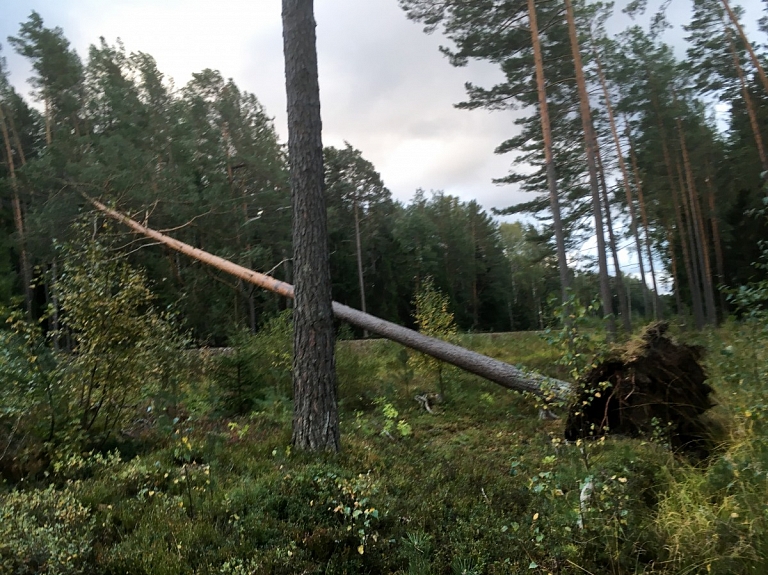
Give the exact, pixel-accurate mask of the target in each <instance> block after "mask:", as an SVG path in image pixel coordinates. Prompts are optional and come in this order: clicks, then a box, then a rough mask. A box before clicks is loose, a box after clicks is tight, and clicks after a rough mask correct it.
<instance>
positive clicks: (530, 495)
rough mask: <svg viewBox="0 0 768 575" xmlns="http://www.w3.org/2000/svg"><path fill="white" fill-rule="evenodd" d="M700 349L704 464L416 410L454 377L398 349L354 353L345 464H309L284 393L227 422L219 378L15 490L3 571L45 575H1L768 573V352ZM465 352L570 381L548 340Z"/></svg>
mask: <svg viewBox="0 0 768 575" xmlns="http://www.w3.org/2000/svg"><path fill="white" fill-rule="evenodd" d="M678 336H679V337H681V338H682V339H686V340H688V341H691V342H693V343H697V344H701V345H703V346H704V347H705V349H706V351H707V355H706V357H705V359H704V363H705V367H706V370H707V373H708V375H709V383H710V385H712V386H713V387H714V389H715V392H716V401H717V402H718V406H717V407H716V408H714V410H713V411H712V415H711V417H712V418H713V419H714V420H716V421H718V422H719V424H720V425H721V426H722V427H723V428H724V430H725V431H724V432H723V433H724V435H723V436H722V441H721V444H720V445H719V447H718V449H717V450H716V451H715V452H714V453H713V454H712V455H711V456H710V457H709V459H707V460H706V461H704V462H697V463H692V462H691V461H689V460H688V459H687V458H686V456H684V455H681V454H676V453H675V452H674V451H673V450H672V449H671V448H670V447H669V446H668V445H666V441H665V438H666V437H667V435H666V431H665V430H664V429H661V428H660V429H659V430H658V433H656V434H655V436H653V435H654V434H651V435H652V436H649V437H646V438H639V439H630V438H626V437H604V438H601V439H595V440H586V441H583V440H580V441H577V442H566V441H564V439H563V435H564V418H561V419H559V420H541V419H539V406H538V405H537V404H536V402H535V401H534V400H533V399H532V398H528V397H523V396H521V395H519V394H516V393H513V392H510V391H508V390H505V389H503V388H501V387H499V386H496V385H494V384H491V383H488V382H485V381H483V380H480V379H478V378H476V377H474V376H469V375H467V374H464V373H462V372H459V371H456V370H454V369H444V370H443V372H442V376H443V377H444V378H445V379H444V386H445V398H444V401H443V402H442V403H440V404H439V405H437V410H436V412H435V413H427V412H426V411H425V410H423V409H422V408H421V407H420V406H419V403H418V402H416V401H415V400H414V396H415V395H417V394H420V393H425V392H436V391H437V389H438V384H437V380H436V379H437V378H436V373H435V374H429V373H421V374H414V373H413V371H412V370H411V369H410V368H409V364H408V361H407V358H408V355H407V353H406V352H405V351H404V350H403V349H402V348H400V347H399V346H397V345H395V344H392V343H390V342H387V341H380V340H374V341H367V342H365V343H359V342H355V343H348V342H340V343H339V352H338V360H337V362H338V375H339V399H340V408H341V445H342V451H341V453H339V454H335V455H331V454H321V455H316V454H305V453H297V452H295V451H292V450H291V447H290V432H291V430H290V427H291V417H292V413H291V404H290V401H289V400H288V399H286V398H285V397H284V395H285V394H284V392H285V390H284V389H280V388H277V389H273V388H268V389H257V390H256V392H255V396H254V397H255V399H253V398H252V399H253V401H254V403H253V405H254V408H253V410H252V411H251V412H250V413H248V414H244V415H240V416H224V415H223V414H222V413H221V412H220V411H216V409H214V405H215V404H216V400H215V395H216V394H217V393H220V391H218V390H217V384H216V383H215V377H214V376H213V374H214V372H215V369H216V367H215V365H214V364H215V361H216V359H215V358H213V359H211V360H208V363H204V365H202V367H201V366H197V368H195V369H192V370H190V375H189V382H188V385H186V386H185V387H184V389H181V390H180V391H179V395H178V396H176V397H175V398H174V399H173V401H172V402H170V403H169V402H166V403H165V407H164V408H160V407H159V403H158V404H153V405H152V406H147V409H144V407H142V413H144V415H143V416H142V417H141V418H140V419H139V418H137V419H136V421H135V422H134V425H133V427H131V428H130V429H124V430H123V433H122V436H121V440H120V441H118V442H116V443H115V444H114V445H112V446H111V449H110V450H102V451H101V452H98V453H97V452H90V453H75V454H69V455H66V456H64V455H62V456H60V457H59V458H58V460H56V461H54V462H52V464H51V466H50V468H49V469H48V470H47V471H46V472H45V474H44V475H42V476H37V477H28V478H26V479H25V480H22V481H21V482H20V483H18V484H17V485H10V484H9V483H6V484H5V485H2V486H0V496H2V497H3V498H4V499H3V500H2V505H0V558H2V557H5V558H8V557H14V555H13V554H14V553H16V557H17V559H18V557H19V556H21V555H24V556H25V557H26V562H27V564H26V567H23V568H25V569H31V570H28V571H24V570H22V569H23V568H22V567H21V566H20V565H21V563H19V562H18V561H17V563H13V562H12V561H11V562H6V564H5V566H3V565H0V574H5V573H22V572H23V573H27V572H39V573H57V574H58V573H62V574H64V573H109V574H115V575H117V574H118V573H119V574H131V575H133V574H137V575H138V574H147V575H150V574H151V575H165V574H167V575H171V574H172V575H178V574H182V573H190V574H191V573H200V574H203V573H205V574H238V575H239V574H243V575H244V574H262V573H264V574H266V573H274V574H278V573H285V574H288V573H349V574H352V573H402V574H411V575H427V574H456V575H460V574H467V575H469V574H485V573H488V574H501V573H532V574H538V573H574V574H575V573H581V574H583V573H593V574H596V575H597V574H602V573H615V574H619V573H722V574H725V573H729V574H732V573H763V572H766V568H768V531H766V530H767V529H768V441H767V439H768V430H767V429H766V427H765V421H766V420H765V418H768V401H766V393H765V386H764V384H765V382H766V377H765V376H766V371H768V368H767V367H766V361H765V360H766V358H765V353H766V352H765V347H764V346H761V345H756V342H764V341H765V333H764V332H762V331H760V330H759V329H758V328H755V327H750V326H747V325H737V324H730V325H729V326H727V327H725V328H721V329H719V330H717V331H712V332H708V333H704V334H698V335H696V336H692V335H689V334H683V335H680V334H678ZM462 338H463V343H464V344H465V345H468V346H469V347H472V348H473V349H476V350H478V351H480V352H482V353H486V354H488V355H492V356H494V357H498V358H499V359H502V360H505V361H508V362H510V363H513V364H519V365H524V366H525V367H527V368H529V369H536V370H539V371H541V372H543V373H545V374H547V375H550V376H553V377H558V378H563V379H568V378H570V369H571V366H568V365H561V364H560V363H559V361H560V359H561V354H560V353H559V351H558V349H557V348H556V347H555V346H553V345H552V344H551V342H550V343H548V342H547V341H545V339H544V338H543V337H542V335H541V334H532V333H511V334H475V335H465V336H462ZM150 407H153V408H154V409H149V408H150ZM561 415H562V412H561ZM36 553H37V556H39V557H40V562H39V564H37V566H36V567H35V563H34V560H35V559H34V558H35V557H36V555H35V554H36ZM20 554H21V555H20ZM25 554H26V555H25ZM35 569H37V570H35Z"/></svg>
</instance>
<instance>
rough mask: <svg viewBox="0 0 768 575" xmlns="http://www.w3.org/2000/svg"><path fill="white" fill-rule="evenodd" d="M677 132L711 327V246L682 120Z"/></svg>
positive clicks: (713, 320) (714, 321)
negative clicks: (705, 227) (708, 242)
mask: <svg viewBox="0 0 768 575" xmlns="http://www.w3.org/2000/svg"><path fill="white" fill-rule="evenodd" d="M677 131H678V133H679V136H680V147H681V149H682V151H683V166H684V168H685V176H686V181H687V183H688V186H687V187H688V196H689V199H690V204H691V225H692V226H693V230H694V236H695V238H696V243H697V244H698V249H699V256H700V258H701V270H702V287H703V289H704V304H705V309H706V312H707V322H708V323H709V324H710V325H716V324H717V311H716V309H715V293H714V291H713V288H712V266H711V264H710V261H709V246H708V245H707V237H706V233H705V230H704V223H703V220H702V218H701V206H700V205H699V199H698V193H697V191H696V181H695V180H694V177H693V171H692V169H691V160H690V158H689V157H688V146H687V145H686V143H685V134H684V133H683V124H682V122H681V120H680V118H677Z"/></svg>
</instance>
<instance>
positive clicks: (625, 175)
mask: <svg viewBox="0 0 768 575" xmlns="http://www.w3.org/2000/svg"><path fill="white" fill-rule="evenodd" d="M595 63H596V64H597V74H598V76H599V78H600V86H601V87H602V90H603V98H604V99H605V109H606V112H607V113H608V120H609V123H610V126H611V135H612V136H613V143H614V145H615V146H616V157H617V158H618V160H619V169H620V170H621V177H622V183H623V185H624V194H625V196H626V199H627V206H628V207H629V228H630V231H631V233H632V235H633V236H634V237H635V248H636V249H637V261H638V264H639V266H640V280H641V281H642V282H643V303H644V305H645V313H648V312H647V310H648V307H649V306H648V287H647V286H648V283H647V281H646V279H645V266H644V265H643V249H642V246H641V245H640V234H639V233H638V231H637V216H636V214H635V203H634V201H633V200H632V188H631V187H630V185H629V171H628V170H627V165H626V162H625V161H624V154H623V152H622V151H621V141H620V140H619V132H618V130H617V128H616V118H615V116H614V114H613V106H612V105H611V96H610V94H609V93H608V86H607V85H606V82H605V74H603V67H602V66H601V64H600V59H599V58H598V57H597V54H595Z"/></svg>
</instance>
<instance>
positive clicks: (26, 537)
mask: <svg viewBox="0 0 768 575" xmlns="http://www.w3.org/2000/svg"><path fill="white" fill-rule="evenodd" d="M94 527H95V524H94V520H93V518H92V517H91V514H90V512H89V510H88V509H86V508H85V507H84V506H83V505H81V504H80V502H79V501H78V500H77V499H76V498H75V497H74V495H73V494H72V492H71V491H69V490H68V489H64V490H56V489H54V488H53V487H52V486H51V487H48V488H47V489H43V490H37V489H35V490H30V491H11V492H10V493H7V494H5V495H4V496H0V574H2V575H26V574H29V575H32V574H40V575H77V574H79V573H91V572H92V570H91V568H90V567H89V565H90V562H91V561H92V554H93V539H94V536H93V531H94Z"/></svg>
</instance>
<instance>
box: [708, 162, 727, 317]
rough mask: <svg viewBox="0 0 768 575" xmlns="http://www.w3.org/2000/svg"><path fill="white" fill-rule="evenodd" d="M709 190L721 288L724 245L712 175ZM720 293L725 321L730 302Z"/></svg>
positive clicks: (720, 291) (710, 219) (716, 260)
mask: <svg viewBox="0 0 768 575" xmlns="http://www.w3.org/2000/svg"><path fill="white" fill-rule="evenodd" d="M707 188H708V190H709V194H708V196H709V223H710V224H711V226H712V243H713V244H714V245H715V265H716V266H717V283H718V284H719V285H720V286H723V285H725V264H724V261H723V244H722V240H721V239H720V225H719V224H718V221H717V210H716V209H715V188H714V186H713V185H712V175H711V172H710V175H709V176H707ZM718 291H719V293H720V311H721V313H722V317H723V319H725V314H726V313H728V300H727V299H726V297H725V292H724V291H723V290H722V289H721V290H718Z"/></svg>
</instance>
